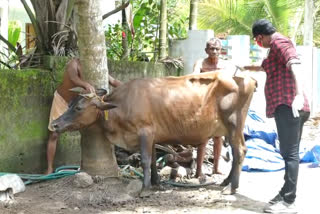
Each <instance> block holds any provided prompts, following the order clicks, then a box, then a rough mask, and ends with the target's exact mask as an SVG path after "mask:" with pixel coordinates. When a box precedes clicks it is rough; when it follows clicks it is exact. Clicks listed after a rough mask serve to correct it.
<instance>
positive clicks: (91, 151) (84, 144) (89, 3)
mask: <svg viewBox="0 0 320 214" xmlns="http://www.w3.org/2000/svg"><path fill="white" fill-rule="evenodd" d="M75 6H76V7H75V9H76V17H77V18H78V20H77V21H78V23H77V32H78V46H79V52H80V62H81V66H82V70H83V74H84V79H85V80H86V81H88V82H89V83H91V84H92V85H94V86H95V87H96V88H104V89H107V88H108V67H107V57H106V46H105V37H104V31H103V26H102V12H101V10H100V8H102V7H101V6H100V0H76V1H75ZM81 168H82V170H84V171H86V172H88V173H89V174H91V175H102V176H107V177H115V176H117V175H118V166H117V162H116V159H115V155H114V147H113V146H112V145H111V144H110V143H108V141H107V140H106V138H105V137H104V135H103V130H102V129H101V128H100V126H99V125H98V124H94V125H92V126H90V127H89V128H87V129H85V130H83V131H81Z"/></svg>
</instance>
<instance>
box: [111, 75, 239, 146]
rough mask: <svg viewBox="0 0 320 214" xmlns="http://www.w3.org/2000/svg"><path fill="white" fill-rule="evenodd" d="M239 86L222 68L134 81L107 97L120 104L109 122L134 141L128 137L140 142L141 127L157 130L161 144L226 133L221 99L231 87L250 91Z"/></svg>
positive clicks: (197, 140)
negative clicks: (210, 71)
mask: <svg viewBox="0 0 320 214" xmlns="http://www.w3.org/2000/svg"><path fill="white" fill-rule="evenodd" d="M240 82H241V81H240ZM238 85H239V83H237V82H236V81H235V80H234V79H233V78H231V77H230V76H227V75H223V74H220V73H217V72H214V73H205V74H199V75H187V76H182V77H165V78H151V79H137V80H132V81H130V82H128V83H126V84H124V85H122V86H120V87H118V88H116V89H115V90H114V91H113V93H112V94H111V95H110V96H108V102H111V103H114V104H116V105H117V106H118V107H117V108H115V109H112V110H111V112H112V113H111V114H110V117H113V122H112V124H110V126H113V129H114V131H117V132H118V133H119V136H120V135H122V141H128V142H127V143H129V144H130V145H132V144H135V143H134V142H129V141H137V134H139V131H140V130H141V129H148V130H149V131H150V132H152V133H153V135H154V139H155V141H156V142H157V143H161V142H184V143H186V144H195V145H196V144H199V143H202V142H203V141H204V140H206V139H207V138H209V137H211V136H212V135H213V133H216V134H217V135H221V136H222V135H225V134H226V128H225V127H224V125H223V121H222V120H223V118H221V113H223V112H221V107H220V106H219V105H218V104H219V103H218V102H220V101H221V99H222V98H223V97H224V96H225V95H227V94H229V93H231V92H233V93H235V94H236V95H238V94H239V93H245V91H243V92H241V90H243V89H242V88H239V86H238ZM233 99H236V100H234V102H238V101H239V100H238V99H237V97H235V98H233ZM229 108H233V107H232V106H231V107H229ZM227 110H228V109H226V112H227ZM230 111H232V109H230ZM111 119H112V118H111ZM118 129H119V130H118ZM120 129H121V130H120ZM120 132H122V133H121V134H120ZM135 146H137V145H135Z"/></svg>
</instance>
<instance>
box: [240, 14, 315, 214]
mask: <svg viewBox="0 0 320 214" xmlns="http://www.w3.org/2000/svg"><path fill="white" fill-rule="evenodd" d="M252 34H253V38H254V40H255V41H256V42H257V44H258V45H259V46H260V47H263V48H270V50H269V53H268V56H267V58H266V59H264V60H263V62H262V64H261V66H244V69H247V70H253V71H265V72H266V74H267V79H266V83H265V97H266V114H267V117H269V118H271V117H274V118H275V122H276V125H277V131H278V136H279V141H280V154H281V156H282V157H283V159H284V162H285V176H284V185H283V187H282V188H281V190H280V192H279V193H278V194H277V195H276V196H275V197H274V198H273V199H272V200H270V202H269V204H268V205H267V206H266V207H265V208H264V209H263V210H264V212H267V213H288V212H290V213H297V210H296V208H295V204H294V202H295V198H296V190H297V179H298V172H299V161H300V159H299V145H300V139H301V135H302V129H303V125H304V123H305V122H306V121H307V120H308V118H309V115H310V109H309V103H308V100H307V97H306V95H305V93H304V90H303V85H302V80H303V70H304V68H303V67H302V66H301V62H300V59H299V57H298V55H297V53H296V49H295V47H294V45H293V43H292V42H291V41H290V40H289V39H288V38H286V37H284V36H283V35H281V34H280V33H278V32H276V29H275V27H274V26H273V25H272V24H271V22H270V21H268V20H266V19H260V20H258V21H256V22H255V23H254V24H253V26H252Z"/></svg>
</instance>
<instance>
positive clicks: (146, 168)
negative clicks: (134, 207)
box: [139, 134, 153, 197]
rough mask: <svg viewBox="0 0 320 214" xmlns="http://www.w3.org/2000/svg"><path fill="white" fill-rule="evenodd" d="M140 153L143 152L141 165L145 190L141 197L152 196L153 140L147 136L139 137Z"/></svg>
mask: <svg viewBox="0 0 320 214" xmlns="http://www.w3.org/2000/svg"><path fill="white" fill-rule="evenodd" d="M139 142H140V152H141V165H142V169H143V176H144V178H143V190H142V192H141V194H140V196H141V197H145V196H148V195H150V194H151V192H150V188H151V174H150V171H151V168H150V166H151V160H152V147H153V138H152V137H151V136H150V135H147V134H141V135H139Z"/></svg>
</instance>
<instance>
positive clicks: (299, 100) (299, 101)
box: [291, 94, 304, 117]
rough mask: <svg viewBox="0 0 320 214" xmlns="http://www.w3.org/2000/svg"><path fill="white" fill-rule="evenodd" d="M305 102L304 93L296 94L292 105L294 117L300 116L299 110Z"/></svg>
mask: <svg viewBox="0 0 320 214" xmlns="http://www.w3.org/2000/svg"><path fill="white" fill-rule="evenodd" d="M303 104H304V97H303V95H302V94H298V95H296V96H295V97H294V100H293V102H292V105H291V108H292V114H293V117H299V110H301V109H302V108H303Z"/></svg>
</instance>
